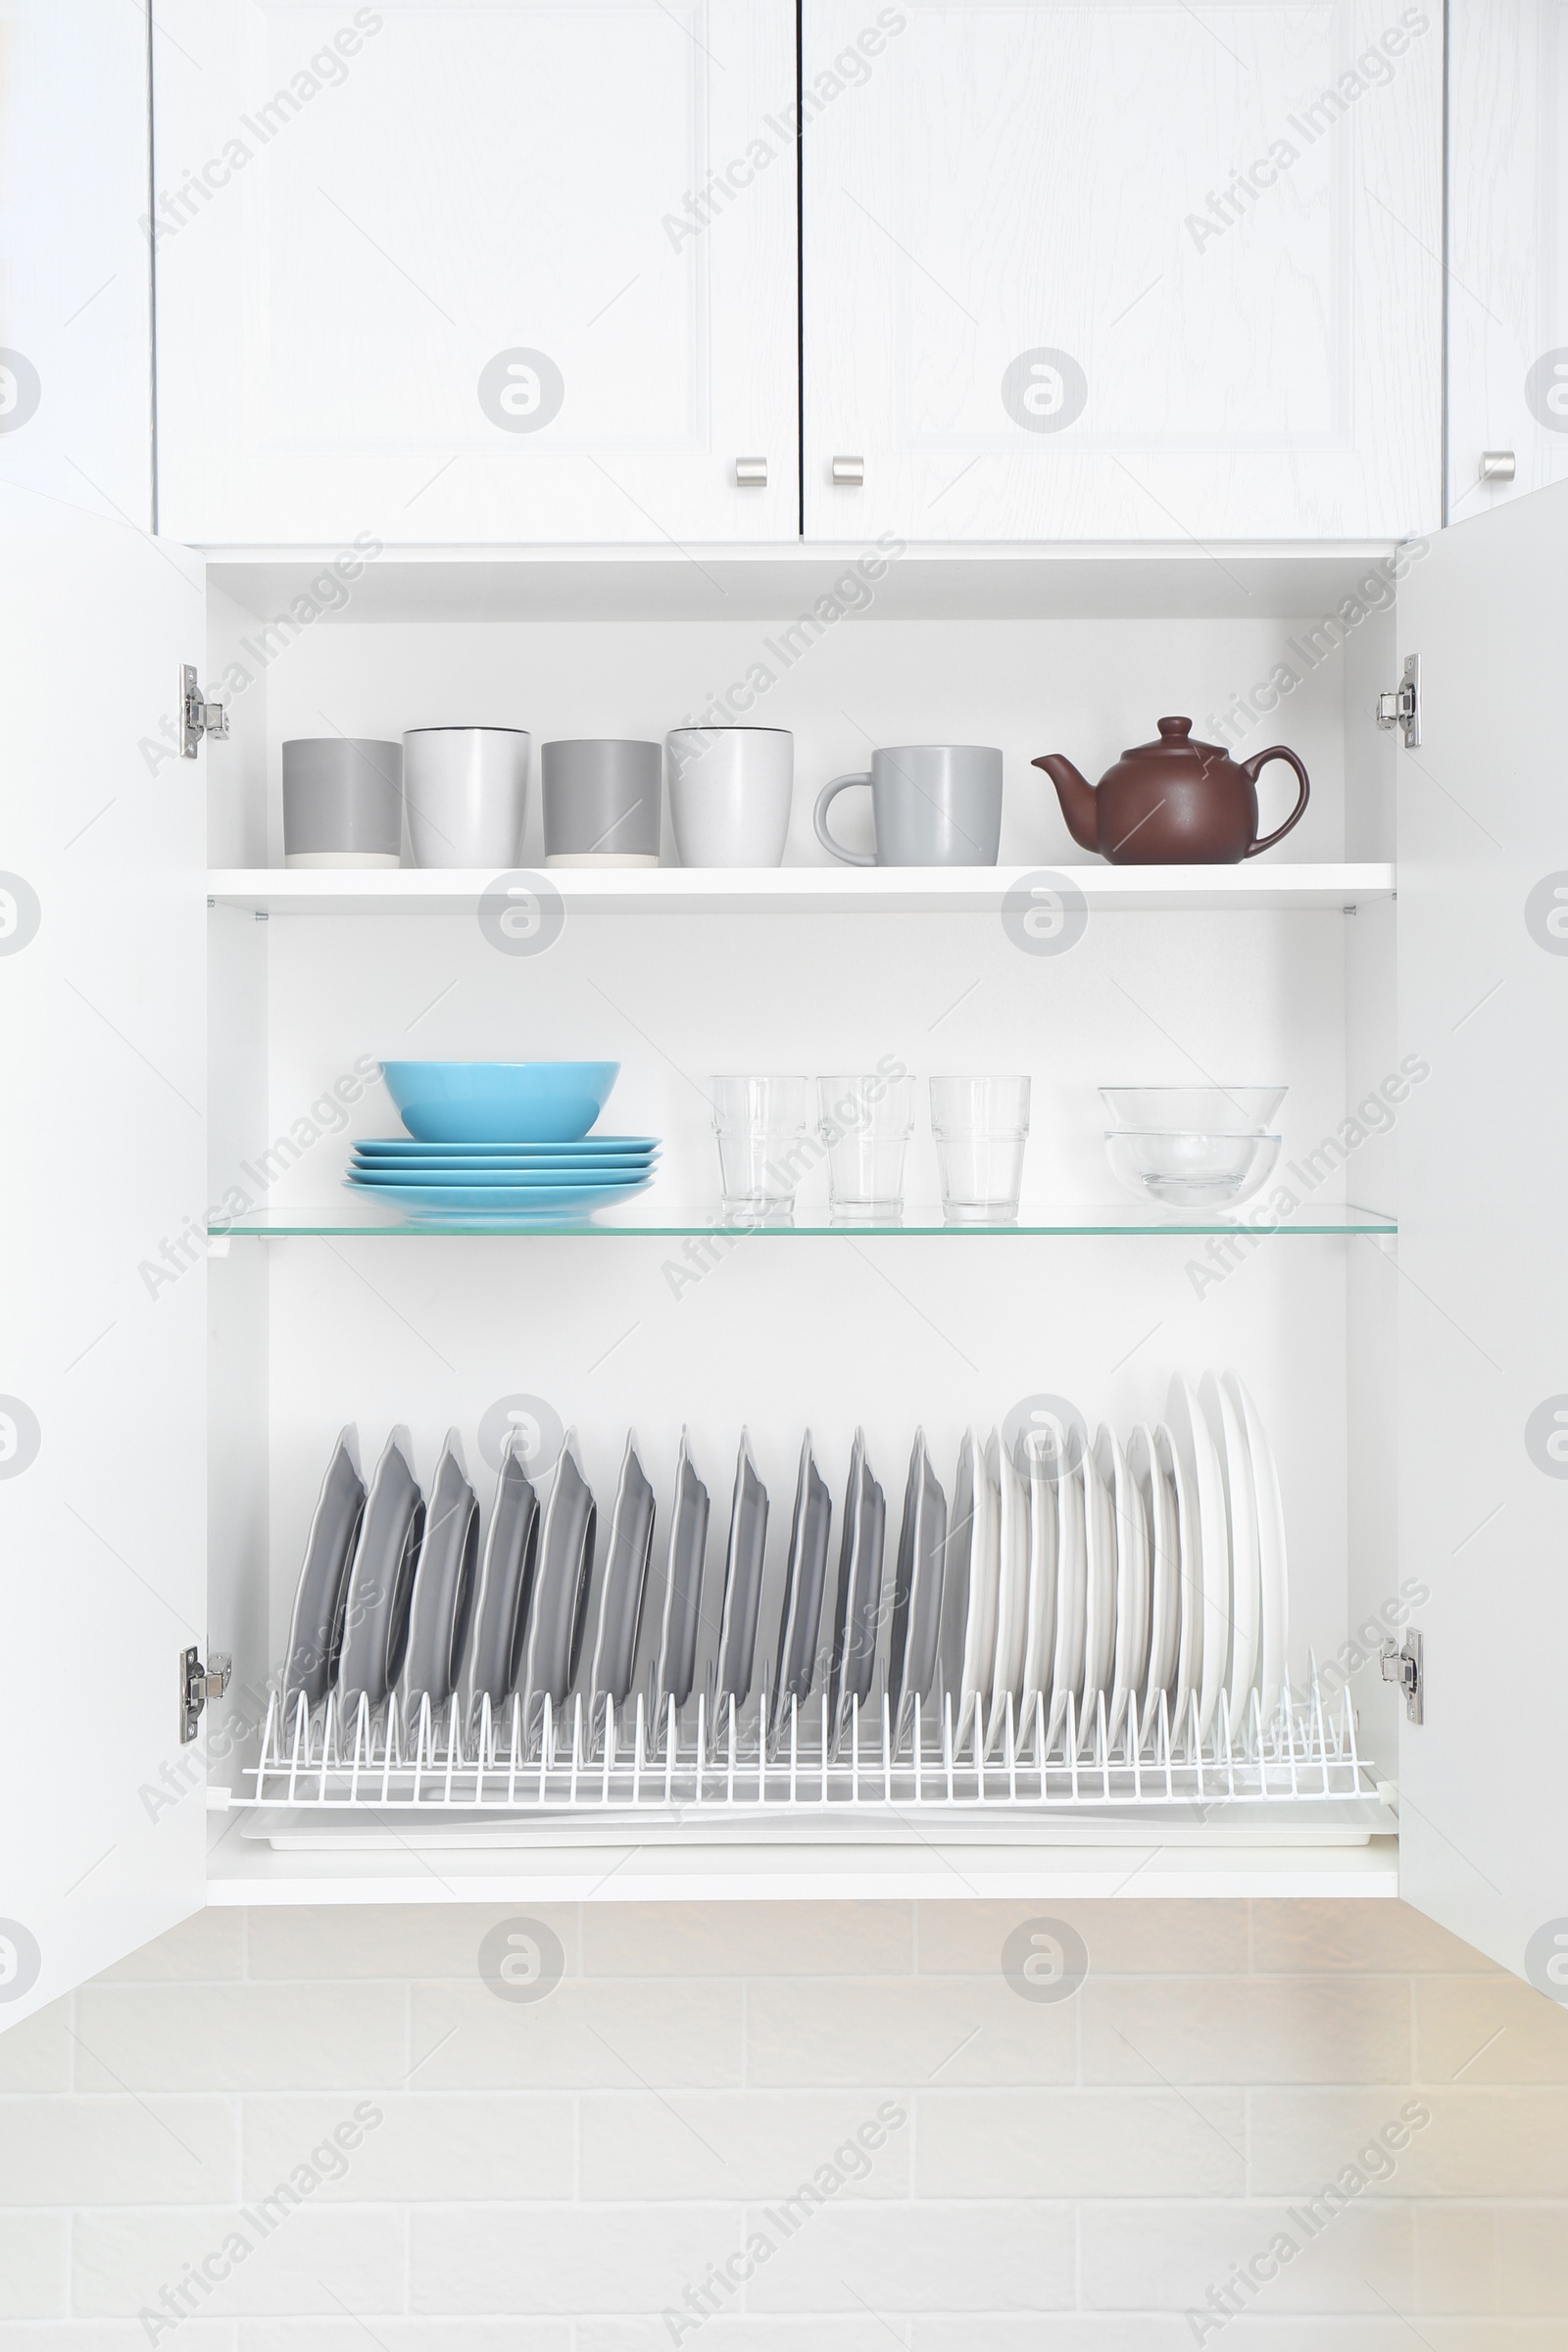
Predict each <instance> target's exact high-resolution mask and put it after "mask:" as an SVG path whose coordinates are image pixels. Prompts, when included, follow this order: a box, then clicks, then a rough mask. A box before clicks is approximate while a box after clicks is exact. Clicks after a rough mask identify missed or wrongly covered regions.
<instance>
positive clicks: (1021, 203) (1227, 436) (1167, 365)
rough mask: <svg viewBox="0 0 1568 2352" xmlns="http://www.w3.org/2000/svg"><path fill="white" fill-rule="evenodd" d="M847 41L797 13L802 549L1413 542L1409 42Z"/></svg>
mask: <svg viewBox="0 0 1568 2352" xmlns="http://www.w3.org/2000/svg"><path fill="white" fill-rule="evenodd" d="M871 15H872V12H870V11H869V10H867V9H865V8H864V7H863V6H862V5H861V0H806V5H805V10H804V25H805V55H804V69H805V70H804V83H805V89H806V93H807V97H806V131H805V138H804V146H803V163H802V172H803V205H804V275H805V327H804V340H805V383H806V406H805V434H806V446H805V453H804V462H805V468H806V525H807V531H808V534H809V535H812V536H822V537H827V536H835V535H842V534H843V533H845V532H847V531H854V530H861V529H870V530H876V529H879V528H882V527H885V526H888V525H892V526H894V527H896V528H898V529H900V530H903V531H906V532H907V533H909V534H910V535H911V536H918V537H934V538H953V539H966V538H973V539H982V538H1048V537H1068V538H1079V539H1101V538H1106V539H1109V538H1168V537H1170V536H1172V535H1173V534H1175V535H1180V534H1182V533H1184V532H1185V533H1188V534H1196V535H1197V536H1199V537H1202V538H1208V537H1230V538H1237V539H1242V538H1258V537H1267V536H1268V535H1270V534H1278V535H1280V536H1292V535H1299V536H1303V537H1317V536H1321V537H1328V538H1335V537H1348V536H1354V535H1356V534H1357V533H1360V532H1389V533H1391V534H1401V533H1404V532H1407V531H1411V530H1418V529H1420V528H1422V527H1423V526H1424V525H1426V524H1428V523H1431V522H1433V521H1435V520H1436V517H1437V512H1438V502H1439V495H1440V467H1439V421H1440V406H1441V377H1442V369H1441V329H1440V282H1439V281H1440V270H1439V265H1438V259H1437V257H1438V254H1439V251H1440V248H1441V236H1442V228H1441V221H1442V201H1441V199H1442V73H1443V35H1442V19H1441V11H1440V10H1438V9H1437V8H1435V7H1431V6H1420V7H1407V8H1404V9H1403V10H1401V9H1400V8H1398V7H1397V6H1396V5H1394V0H1324V4H1322V5H1318V6H1302V5H1299V4H1292V5H1283V4H1281V0H1241V4H1239V5H1234V6H1230V7H1226V8H1224V9H1221V10H1218V11H1214V10H1196V9H1192V8H1189V7H1187V6H1186V5H1185V0H1163V4H1161V0H1151V4H1149V5H1139V6H1121V5H1112V6H1104V5H1100V6H1088V5H1062V4H1058V0H1013V4H1009V5H979V4H978V0H975V4H968V5H966V4H964V0H900V5H899V6H898V7H897V8H896V9H884V10H882V11H881V12H880V14H879V15H877V16H876V18H875V23H876V25H877V26H878V27H879V28H883V29H884V30H885V39H884V42H883V46H882V48H881V50H880V51H879V53H878V54H876V55H875V56H874V57H871V58H866V57H864V56H862V55H859V54H858V47H857V35H858V32H859V31H860V29H861V27H862V25H865V24H867V23H869V22H870V21H871ZM1357 61H1360V62H1359V64H1358V63H1357ZM835 84H836V85H837V86H836V87H835V86H834V85H835ZM1249 174H1250V177H1249V176H1248V175H1249ZM1244 191H1245V192H1244ZM839 454H855V455H860V456H863V459H864V470H865V480H864V487H863V489H854V488H845V487H835V486H834V485H833V483H832V481H831V466H832V460H833V458H834V456H836V455H839Z"/></svg>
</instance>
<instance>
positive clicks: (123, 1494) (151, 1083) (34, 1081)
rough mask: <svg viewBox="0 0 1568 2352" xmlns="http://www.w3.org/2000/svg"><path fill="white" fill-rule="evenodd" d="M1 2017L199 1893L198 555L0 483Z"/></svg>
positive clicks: (202, 1499) (201, 832)
mask: <svg viewBox="0 0 1568 2352" xmlns="http://www.w3.org/2000/svg"><path fill="white" fill-rule="evenodd" d="M0 545H3V547H4V549H5V561H4V563H3V564H0V645H3V646H4V649H5V685H4V690H3V704H4V720H5V735H4V745H5V753H4V760H3V762H0V865H3V867H4V868H5V870H4V871H3V872H0V1036H3V1037H4V1041H5V1045H4V1058H5V1073H6V1104H5V1148H4V1150H3V1151H0V1237H3V1240H0V1249H3V1251H4V1271H3V1277H0V1283H3V1291H4V1308H3V1311H0V1561H3V1572H0V1660H3V1661H4V1669H3V1672H4V1691H5V1703H4V1705H3V1706H0V1789H3V1790H4V1792H5V1793H4V1796H3V1798H0V1914H3V1916H0V2027H3V2026H5V2025H7V2024H11V2023H14V2022H15V2021H16V2019H17V2018H19V2017H21V2016H25V2014H26V2013H27V2012H28V2011H29V2010H31V2009H34V2008H36V2007H38V2006H39V2005H40V2004H41V2003H42V2002H44V2001H46V2000H51V1999H53V1998H54V1996H55V1995H56V1994H57V1993H60V1992H62V1991H64V1990H65V1989H66V1988H67V1987H68V1986H70V1985H74V1984H76V1983H78V1982H79V1981H80V1980H81V1979H82V1978H84V1977H87V1976H90V1975H91V1974H92V1973H93V1972H94V1971H95V1970H96V1969H100V1968H102V1967H104V1966H106V1965H107V1963H108V1962H109V1961H111V1960H114V1959H116V1958H117V1957H118V1956H119V1955H120V1954H121V1953H123V1952H125V1951H128V1950H131V1949H133V1948H134V1947H135V1946H136V1945H138V1944H141V1943H144V1942H146V1941H147V1940H148V1939H149V1937H151V1936H157V1935H160V1934H161V1933H162V1932H163V1931H164V1930H165V1929H166V1928H168V1927H170V1926H171V1925H172V1923H173V1922H174V1921H175V1920H177V1919H180V1918H182V1917H184V1916H185V1914H186V1913H188V1912H190V1911H192V1910H194V1909H196V1908H197V1907H198V1906H199V1904H200V1903H201V1901H202V1899H203V1855H204V1850H205V1849H204V1832H205V1821H204V1818H203V1814H204V1804H205V1796H204V1775H203V1772H202V1770H201V1749H200V1747H199V1746H198V1747H195V1748H184V1747H182V1746H181V1745H180V1741H179V1729H178V1713H177V1705H176V1700H177V1694H178V1660H179V1656H180V1653H181V1651H182V1650H184V1649H185V1648H186V1647H187V1646H189V1645H191V1644H197V1645H200V1644H201V1643H202V1642H204V1641H205V1634H206V1629H205V1597H204V1596H205V1591H206V1530H205V1508H206V1479H205V1458H206V1437H205V1428H206V1353H205V1348H206V1342H205V1310H206V1282H205V1273H204V1258H203V1251H204V1244H203V1241H202V1238H201V1233H202V1222H203V1218H202V1211H203V1202H204V1200H205V1191H204V1184H205V1172H206V1170H205V1150H204V1136H203V1128H204V1104H205V1093H206V1070H205V1049H206V1040H205V1027H204V1020H203V1011H202V1006H203V1003H204V997H205V971H206V921H207V914H206V907H205V904H204V897H203V889H202V882H203V870H202V869H203V862H204V855H203V854H204V846H205V825H204V819H203V788H204V770H205V764H206V762H205V760H193V761H188V760H179V759H178V758H175V757H172V756H170V743H171V737H170V732H169V729H170V728H171V727H172V716H173V709H174V687H175V682H176V675H177V666H178V662H179V660H180V657H181V656H184V658H185V659H187V660H189V661H193V662H199V661H200V659H201V647H202V642H203V635H204V620H203V597H202V590H201V581H200V576H199V567H198V566H197V565H196V564H194V563H193V561H192V559H191V558H189V557H188V556H186V555H185V554H184V553H183V551H180V550H170V549H167V548H164V547H162V546H160V545H159V544H158V542H156V541H154V540H150V539H148V538H146V537H144V536H143V535H142V534H141V533H140V532H138V531H135V530H132V529H130V528H129V527H127V526H126V525H124V524H122V523H118V522H107V521H105V520H103V519H102V518H101V517H100V516H98V515H90V514H87V513H86V512H85V511H84V510H82V509H79V508H73V507H69V506H65V505H62V504H61V503H60V502H59V501H58V500H55V499H51V498H47V497H42V496H38V495H36V494H34V493H32V492H28V491H25V490H19V489H16V488H14V487H11V486H10V485H6V486H4V487H0Z"/></svg>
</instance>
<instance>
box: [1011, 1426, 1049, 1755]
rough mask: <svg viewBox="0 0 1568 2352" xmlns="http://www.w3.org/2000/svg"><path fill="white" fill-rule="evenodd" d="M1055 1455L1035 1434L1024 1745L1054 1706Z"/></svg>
mask: <svg viewBox="0 0 1568 2352" xmlns="http://www.w3.org/2000/svg"><path fill="white" fill-rule="evenodd" d="M1054 1460H1055V1454H1054V1449H1053V1447H1052V1443H1051V1440H1050V1438H1049V1436H1048V1435H1047V1434H1046V1432H1045V1431H1043V1430H1038V1429H1032V1430H1030V1432H1029V1434H1028V1436H1027V1437H1026V1438H1025V1439H1024V1461H1025V1465H1026V1471H1027V1475H1026V1478H1025V1482H1024V1483H1025V1487H1026V1489H1027V1491H1028V1496H1029V1603H1028V1628H1027V1638H1026V1640H1025V1642H1024V1653H1023V1719H1022V1726H1021V1731H1020V1739H1021V1740H1022V1739H1025V1738H1027V1739H1031V1740H1032V1739H1033V1738H1034V1736H1035V1732H1036V1730H1037V1729H1038V1730H1039V1731H1041V1732H1042V1733H1043V1732H1044V1730H1045V1723H1046V1710H1047V1709H1048V1708H1049V1706H1050V1703H1051V1655H1052V1649H1053V1646H1054V1641H1055V1632H1056V1493H1057V1481H1056V1476H1055V1473H1054V1469H1052V1468H1049V1467H1048V1465H1049V1464H1054Z"/></svg>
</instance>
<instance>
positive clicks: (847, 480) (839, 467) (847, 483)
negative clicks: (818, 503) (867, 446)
mask: <svg viewBox="0 0 1568 2352" xmlns="http://www.w3.org/2000/svg"><path fill="white" fill-rule="evenodd" d="M864 480H865V460H864V459H863V458H835V459H834V461H833V487H834V489H835V490H858V489H859V488H860V487H861V485H862V484H863V482H864Z"/></svg>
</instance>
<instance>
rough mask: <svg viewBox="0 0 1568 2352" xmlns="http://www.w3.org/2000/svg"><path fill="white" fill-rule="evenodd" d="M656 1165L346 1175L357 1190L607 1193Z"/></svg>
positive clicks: (640, 1180)
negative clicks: (540, 1171)
mask: <svg viewBox="0 0 1568 2352" xmlns="http://www.w3.org/2000/svg"><path fill="white" fill-rule="evenodd" d="M653 1175H654V1171H653V1169H652V1168H643V1167H637V1168H604V1169H598V1168H596V1169H591V1170H588V1169H566V1170H564V1171H563V1172H562V1173H561V1174H560V1175H556V1176H551V1175H547V1174H529V1173H527V1172H522V1173H519V1172H518V1171H517V1170H516V1169H515V1168H498V1169H496V1170H495V1171H494V1172H493V1173H492V1174H490V1175H484V1174H482V1173H481V1172H480V1171H479V1170H478V1169H473V1170H469V1171H465V1170H463V1169H459V1168H415V1169H412V1170H411V1171H410V1172H409V1173H408V1174H407V1175H402V1176H379V1175H373V1174H366V1173H364V1172H362V1171H361V1170H360V1169H357V1168H356V1169H353V1170H352V1171H351V1172H350V1174H349V1175H348V1176H347V1177H346V1178H345V1180H344V1181H345V1182H346V1183H348V1184H351V1185H352V1186H353V1187H354V1189H355V1191H356V1192H361V1193H387V1192H401V1191H403V1190H404V1189H406V1188H407V1187H408V1186H409V1185H411V1184H412V1185H416V1186H424V1187H426V1188H427V1187H429V1186H431V1185H434V1186H435V1187H436V1188H437V1190H445V1191H448V1192H473V1191H475V1190H477V1191H479V1192H496V1191H501V1192H511V1193H537V1192H547V1193H548V1192H558V1191H560V1190H561V1189H562V1187H563V1186H564V1187H565V1189H566V1190H567V1191H569V1192H577V1193H603V1192H607V1191H614V1190H615V1189H617V1188H618V1187H619V1186H621V1185H623V1184H649V1183H651V1182H652V1181H653Z"/></svg>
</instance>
